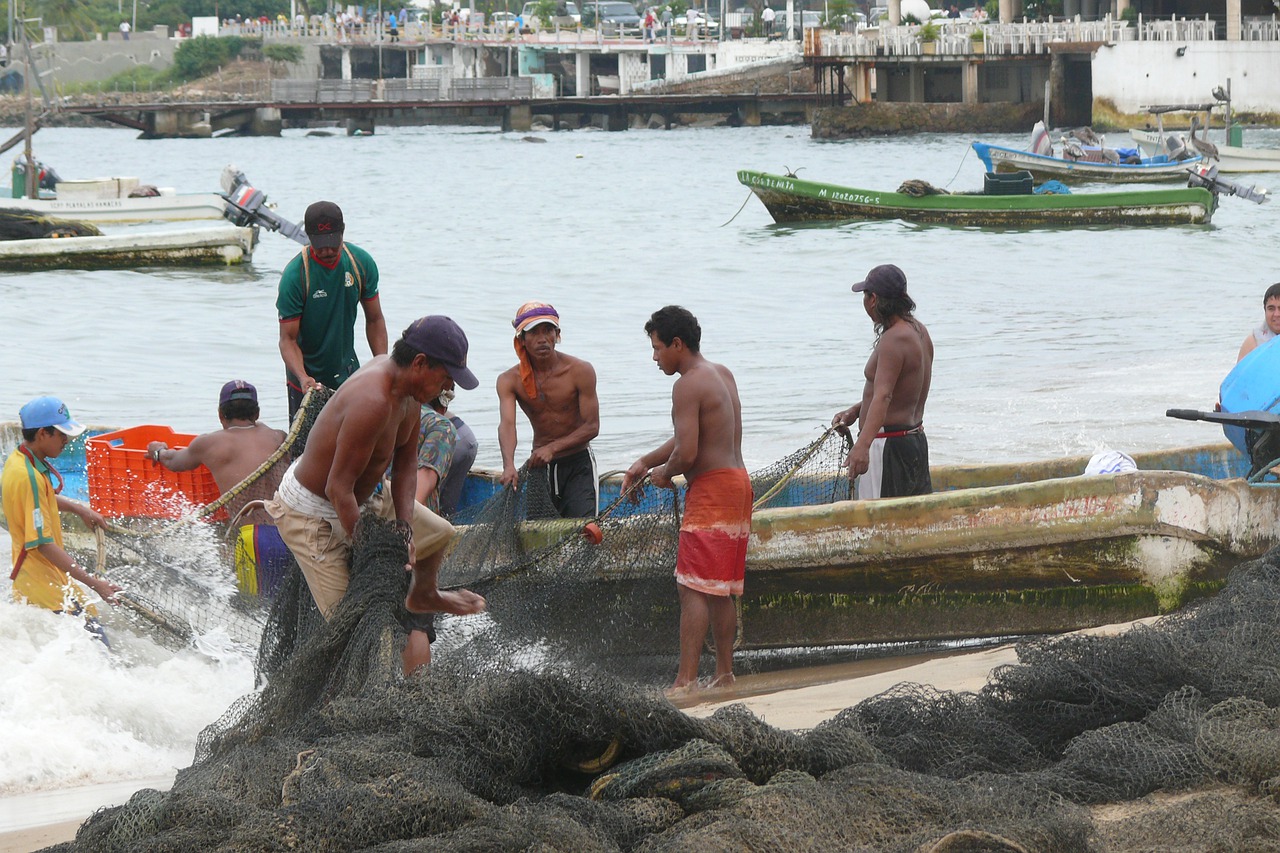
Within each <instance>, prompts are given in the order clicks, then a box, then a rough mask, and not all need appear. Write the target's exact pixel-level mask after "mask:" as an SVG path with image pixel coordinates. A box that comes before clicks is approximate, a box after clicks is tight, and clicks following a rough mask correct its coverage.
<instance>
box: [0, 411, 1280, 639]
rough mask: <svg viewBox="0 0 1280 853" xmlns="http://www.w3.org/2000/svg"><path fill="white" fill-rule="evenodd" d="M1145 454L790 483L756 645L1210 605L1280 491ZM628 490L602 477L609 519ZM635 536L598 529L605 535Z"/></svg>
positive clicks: (649, 568) (631, 578)
mask: <svg viewBox="0 0 1280 853" xmlns="http://www.w3.org/2000/svg"><path fill="white" fill-rule="evenodd" d="M103 431H104V430H102V429H96V430H94V429H91V430H90V431H89V434H91V435H96V434H100V433H101V432H103ZM16 441H17V437H16V426H15V425H14V424H6V425H3V426H0V446H2V447H12V446H14V445H15V444H16ZM83 446H84V445H83V439H77V440H76V441H75V442H73V444H72V445H71V446H70V447H69V448H68V450H67V451H66V452H65V453H64V457H60V458H59V459H58V461H57V465H58V467H59V470H61V471H62V472H63V475H64V477H65V478H66V484H67V485H66V491H65V492H64V494H67V495H68V496H70V497H79V498H80V499H83V498H84V496H85V494H86V490H87V485H86V475H85V473H84V470H83V469H84V464H85V462H84V459H85V457H84V449H83ZM1133 458H1134V460H1135V462H1136V464H1137V466H1138V468H1139V470H1133V471H1128V472H1125V473H1113V474H1099V475H1084V474H1083V472H1084V471H1085V469H1086V466H1087V465H1088V462H1089V460H1088V458H1086V457H1071V458H1064V459H1057V460H1050V461H1043V462H1027V463H1010V464H1003V465H997V464H984V465H944V466H935V467H934V468H933V469H932V476H933V481H934V485H935V489H936V491H935V493H934V494H931V495H924V496H918V497H908V498H892V499H885V500H878V501H851V500H836V501H833V502H825V503H820V504H803V503H800V502H799V501H800V500H801V498H800V497H799V496H800V495H803V494H812V493H814V491H815V490H814V489H813V488H811V486H812V484H811V483H807V482H805V477H806V476H808V475H805V476H798V477H796V478H795V479H792V480H789V481H787V482H786V483H785V485H784V486H783V487H782V488H779V489H777V490H776V492H772V493H771V494H770V496H769V497H768V499H767V501H765V503H764V504H763V505H762V506H761V507H760V508H759V509H757V511H756V513H755V515H754V518H753V520H752V535H751V539H750V544H749V547H748V555H747V577H748V582H747V589H746V594H745V595H744V597H743V598H742V600H741V608H742V643H743V645H744V647H748V648H774V647H793V646H796V645H818V646H821V645H841V644H852V643H874V642H897V641H920V640H950V639H958V638H966V637H991V636H1001V635H1014V634H1031V633H1049V632H1057V631H1067V630H1075V629H1078V628H1084V627H1090V626H1094V625H1101V624H1107V623H1112V622H1117V621H1125V620H1129V619H1134V618H1139V617H1142V616H1148V615H1154V614H1156V613H1160V612H1166V611H1168V610H1171V609H1173V608H1176V607H1178V606H1180V605H1181V604H1183V603H1185V602H1187V601H1189V600H1192V599H1194V598H1195V597H1197V596H1201V595H1206V594H1210V593H1212V592H1213V591H1214V590H1216V589H1217V588H1218V586H1219V585H1220V584H1221V583H1222V582H1223V580H1224V578H1225V576H1226V573H1227V571H1228V570H1229V569H1230V567H1231V566H1233V565H1235V564H1236V563H1238V562H1239V561H1241V560H1242V559H1246V558H1250V557H1254V556H1257V555H1259V554H1262V553H1263V552H1265V551H1266V550H1267V549H1268V548H1270V547H1272V546H1273V545H1275V544H1276V543H1277V541H1280V530H1277V528H1276V525H1275V524H1274V519H1275V518H1277V517H1280V489H1266V488H1258V487H1255V486H1251V485H1249V484H1248V483H1247V482H1246V480H1245V479H1243V477H1244V474H1245V473H1246V472H1247V470H1248V468H1249V461H1248V460H1247V459H1246V458H1245V457H1244V456H1243V455H1241V454H1240V453H1238V452H1237V451H1236V450H1235V449H1234V448H1232V447H1231V446H1230V445H1229V444H1226V443H1223V444H1220V445H1211V446H1204V447H1190V448H1181V449H1175V450H1165V451H1157V452H1152V453H1145V454H1137V455H1135V456H1134V457H1133ZM825 476H827V477H829V478H839V477H842V476H843V474H842V472H838V471H833V472H827V474H826V475H825ZM619 486H620V481H619V478H618V477H616V476H615V477H612V478H606V480H605V481H604V482H603V483H602V487H601V501H602V506H604V505H607V504H609V503H610V502H611V500H612V499H613V498H616V497H617V495H618V489H619ZM500 491H501V488H500V486H499V485H498V483H497V474H496V472H485V471H478V472H473V473H472V475H471V477H470V480H469V482H468V488H467V490H466V491H465V492H464V501H472V502H479V501H484V500H486V499H487V498H489V497H491V496H492V495H494V494H497V493H498V492H500ZM636 523H638V520H637V519H635V518H634V517H630V518H628V517H624V518H614V519H612V520H610V519H608V518H606V519H602V526H604V527H605V529H606V536H607V537H613V536H620V533H619V531H621V532H625V531H626V529H627V526H628V525H632V524H636ZM610 524H612V525H615V526H614V527H610V526H609V525H610ZM66 530H67V536H68V537H69V540H68V541H69V543H70V544H72V546H73V547H92V545H91V544H90V542H89V541H86V537H87V532H85V531H84V530H83V528H82V526H81V525H79V523H78V520H76V519H74V518H67V520H66ZM581 531H582V521H581V520H555V521H539V522H522V523H520V524H519V533H520V535H519V540H520V542H521V543H522V546H521V547H523V548H525V549H527V550H528V551H529V552H531V553H532V552H534V551H537V550H538V549H543V548H546V547H548V545H549V544H550V545H553V546H554V545H556V544H557V543H561V542H563V543H572V542H574V541H578V540H579V539H580V533H581ZM77 537H78V539H77ZM626 570H627V576H626V577H625V579H624V578H618V579H611V578H610V577H609V576H608V573H607V572H606V573H605V574H604V575H602V576H599V577H595V578H594V580H592V579H587V578H584V579H582V583H584V584H590V583H603V584H605V586H606V587H607V588H602V591H601V594H604V595H608V596H610V597H611V600H612V597H616V596H618V595H623V596H625V597H627V600H634V601H636V602H665V605H664V606H666V608H667V610H668V611H669V610H670V604H671V603H670V601H669V599H670V598H671V596H670V595H669V593H670V589H669V587H670V584H671V566H670V565H668V564H665V563H661V561H656V562H654V564H653V565H645V564H643V561H640V562H638V563H636V564H629V565H628V566H627V567H626ZM548 581H549V582H554V581H556V579H555V578H554V577H550V576H548ZM558 582H560V583H563V582H564V581H563V579H559V581H558ZM637 606H640V605H637ZM645 606H648V605H645ZM655 606H656V605H655ZM667 615H669V613H668V614H667Z"/></svg>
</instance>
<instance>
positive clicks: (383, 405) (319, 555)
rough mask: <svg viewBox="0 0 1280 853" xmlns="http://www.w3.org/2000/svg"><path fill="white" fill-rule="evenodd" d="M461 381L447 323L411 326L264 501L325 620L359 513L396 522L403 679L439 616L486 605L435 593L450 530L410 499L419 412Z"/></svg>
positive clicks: (471, 384)
mask: <svg viewBox="0 0 1280 853" xmlns="http://www.w3.org/2000/svg"><path fill="white" fill-rule="evenodd" d="M455 383H456V384H457V385H459V386H461V387H463V388H466V389H468V390H471V389H473V388H475V387H476V386H477V385H479V384H480V383H479V380H477V379H476V377H475V374H474V373H472V372H471V371H470V370H469V369H468V368H467V336H466V335H465V334H464V333H463V331H462V329H461V328H459V327H458V324H457V323H455V322H453V320H451V319H449V318H448V317H442V316H438V315H432V316H429V317H422V318H420V319H418V320H415V321H414V322H413V324H412V325H410V326H409V328H407V329H405V331H404V334H403V335H402V336H401V337H400V340H398V341H396V343H395V346H394V347H392V349H391V355H390V356H377V357H375V358H374V359H373V360H372V361H370V362H369V363H368V364H366V365H365V366H364V367H362V368H360V370H358V371H356V372H355V373H354V374H353V375H352V376H351V378H350V379H349V380H348V381H347V382H345V383H343V385H342V387H341V388H339V389H338V392H337V393H336V394H334V395H333V397H332V398H331V399H330V400H329V402H328V403H327V404H325V407H324V409H323V410H321V412H320V415H319V416H318V417H317V418H316V422H315V424H314V425H313V426H312V427H311V432H310V434H309V435H308V437H307V446H306V449H305V450H304V451H303V454H302V456H301V457H299V458H298V459H296V460H295V461H294V463H293V465H291V466H290V467H289V470H288V471H286V472H285V475H284V479H283V480H282V481H281V483H280V488H279V489H278V490H277V491H276V496H275V498H274V499H273V500H270V501H268V502H267V504H266V509H267V512H269V513H270V514H271V517H272V518H274V519H275V521H276V525H277V526H278V527H279V528H280V535H281V536H282V537H283V539H284V541H285V544H286V545H288V546H289V549H290V550H291V551H292V552H293V556H294V558H295V559H296V560H297V561H298V566H299V568H301V569H302V574H303V577H305V578H306V581H307V586H308V587H309V588H310V590H311V595H312V597H313V598H314V599H315V602H316V606H317V607H318V608H319V610H320V613H321V615H323V616H324V617H325V619H329V618H331V617H332V616H333V614H334V612H335V610H336V609H337V607H338V603H339V602H340V601H341V600H342V597H343V595H345V594H346V591H347V584H348V581H349V560H350V556H351V542H352V540H353V539H354V537H355V532H356V526H357V525H358V524H359V522H360V514H361V512H362V511H368V512H372V513H374V514H375V515H379V516H381V517H383V518H386V519H389V520H390V519H394V520H395V521H396V525H397V527H399V528H401V530H402V532H404V534H405V539H406V547H407V548H408V553H407V554H406V562H407V564H406V566H405V568H406V569H407V570H410V571H412V572H413V579H412V582H411V583H410V586H409V595H408V597H407V598H406V599H405V602H404V605H405V609H407V610H408V611H409V612H410V614H411V618H410V620H409V621H408V622H407V623H406V624H405V628H406V629H407V630H408V634H409V636H408V639H407V641H406V644H405V648H404V651H403V653H402V655H401V657H402V660H403V663H404V672H405V675H409V674H411V673H413V672H414V671H415V670H417V669H419V668H420V667H422V666H425V665H426V664H428V663H429V662H430V661H431V641H432V640H434V639H435V627H434V622H433V615H434V614H435V613H453V614H455V615H467V614H472V613H479V612H481V611H482V610H484V609H485V601H484V599H483V598H482V597H480V596H479V595H477V594H475V593H474V592H470V591H469V590H465V589H454V590H441V589H440V588H439V586H438V583H437V578H438V576H439V571H440V564H441V562H442V561H443V560H444V555H445V552H446V551H447V550H448V546H449V542H450V540H452V538H453V533H454V531H453V525H451V524H449V522H447V521H445V520H444V519H443V518H441V517H440V516H438V515H436V514H435V513H433V512H431V510H429V509H427V508H426V507H424V506H423V505H422V504H420V503H418V502H417V501H415V500H414V490H415V488H416V486H417V479H418V430H419V417H420V412H421V408H422V406H423V405H424V404H426V403H428V402H429V401H431V400H434V399H436V398H437V397H439V396H440V392H441V391H444V390H445V389H447V388H453V387H454V385H455ZM388 468H390V471H391V476H390V478H389V479H387V478H386V476H385V475H386V472H387V470H388Z"/></svg>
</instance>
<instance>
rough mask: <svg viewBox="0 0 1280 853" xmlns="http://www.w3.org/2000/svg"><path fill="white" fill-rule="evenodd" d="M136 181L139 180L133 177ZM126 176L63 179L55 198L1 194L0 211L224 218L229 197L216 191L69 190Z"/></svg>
mask: <svg viewBox="0 0 1280 853" xmlns="http://www.w3.org/2000/svg"><path fill="white" fill-rule="evenodd" d="M132 180H133V183H134V184H136V183H137V179H136V178H134V179H132ZM125 181H126V179H123V178H111V179H101V180H97V181H84V182H80V181H62V182H60V183H59V184H58V187H59V189H60V192H59V194H58V195H57V196H56V197H53V198H5V197H0V210H30V211H34V212H36V213H40V214H42V215H45V216H56V217H59V218H61V219H77V220H81V221H85V222H110V223H117V224H127V223H132V222H155V221H162V222H181V221H192V220H204V219H221V218H222V217H223V214H224V212H225V211H226V209H227V202H226V200H225V199H224V198H223V197H222V196H220V195H218V194H217V193H164V194H161V195H158V196H149V197H145V198H130V197H129V196H128V195H127V194H126V195H124V196H120V195H114V196H113V195H107V194H105V193H104V194H98V193H96V192H78V191H77V192H68V191H67V187H68V185H74V184H78V183H85V184H91V185H94V186H98V185H102V184H110V185H111V186H113V187H114V186H121V185H122V182H125Z"/></svg>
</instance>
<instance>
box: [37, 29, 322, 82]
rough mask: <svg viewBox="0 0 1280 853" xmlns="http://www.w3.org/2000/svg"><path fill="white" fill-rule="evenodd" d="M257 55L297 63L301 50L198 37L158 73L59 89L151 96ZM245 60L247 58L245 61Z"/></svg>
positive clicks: (126, 74)
mask: <svg viewBox="0 0 1280 853" xmlns="http://www.w3.org/2000/svg"><path fill="white" fill-rule="evenodd" d="M256 51H261V53H262V54H263V55H264V56H265V57H266V58H267V59H271V60H272V61H275V62H298V61H300V60H301V59H302V48H300V47H297V46H296V45H269V46H267V47H266V48H263V47H262V40H261V39H249V38H241V37H240V36H227V37H225V38H211V37H209V36H201V37H199V38H193V39H187V40H186V41H184V42H182V43H181V44H180V45H178V49H177V50H176V51H175V52H174V56H173V65H172V66H171V67H170V68H168V69H166V70H164V71H157V70H156V69H154V68H152V67H151V66H149V65H136V66H134V67H133V68H130V69H129V70H128V71H122V72H120V73H119V74H116V75H115V76H113V77H111V78H109V79H107V80H103V81H99V82H94V83H72V84H68V85H65V86H61V87H60V89H61V91H62V92H63V93H64V94H76V93H79V92H150V91H155V90H162V89H170V88H172V87H174V86H180V85H182V84H183V83H187V82H189V81H191V80H197V79H199V78H201V77H207V76H209V75H210V74H213V73H215V72H216V71H217V70H218V69H219V68H222V67H223V66H225V65H227V64H228V63H230V62H233V61H234V60H236V59H237V58H239V57H241V56H242V55H246V54H251V53H253V52H256ZM246 58H247V57H246Z"/></svg>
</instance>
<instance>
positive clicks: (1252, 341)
mask: <svg viewBox="0 0 1280 853" xmlns="http://www.w3.org/2000/svg"><path fill="white" fill-rule="evenodd" d="M1262 312H1263V314H1262V323H1261V325H1259V326H1258V328H1256V329H1254V330H1253V331H1252V332H1250V333H1249V336H1248V337H1246V338H1245V339H1244V343H1242V344H1241V345H1240V353H1239V354H1238V355H1237V356H1236V361H1239V360H1240V359H1242V358H1244V357H1245V356H1246V355H1248V354H1249V353H1251V352H1253V351H1254V350H1255V349H1257V348H1258V347H1260V346H1262V345H1263V344H1265V343H1267V342H1268V341H1270V340H1271V339H1272V338H1274V337H1275V336H1276V335H1280V282H1278V283H1276V284H1273V285H1271V286H1270V287H1268V288H1267V292H1266V293H1264V294H1262Z"/></svg>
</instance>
